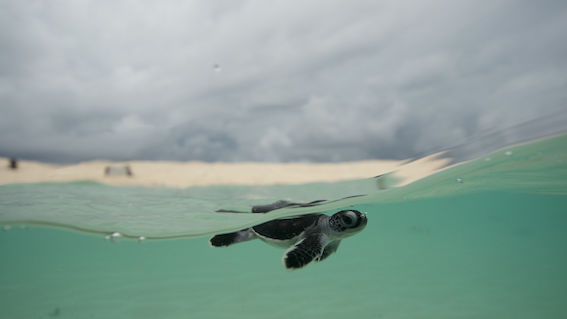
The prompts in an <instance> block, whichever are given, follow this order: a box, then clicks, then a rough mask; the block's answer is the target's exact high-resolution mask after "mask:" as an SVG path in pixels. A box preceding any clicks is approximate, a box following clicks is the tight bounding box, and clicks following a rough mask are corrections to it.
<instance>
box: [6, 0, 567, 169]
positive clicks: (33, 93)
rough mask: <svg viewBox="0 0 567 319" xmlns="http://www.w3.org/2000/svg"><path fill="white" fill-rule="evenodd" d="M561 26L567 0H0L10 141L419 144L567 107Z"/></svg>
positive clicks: (167, 147)
mask: <svg viewBox="0 0 567 319" xmlns="http://www.w3.org/2000/svg"><path fill="white" fill-rule="evenodd" d="M565 30H567V5H566V4H565V3H564V2H563V1H538V2H533V1H491V2H484V3H483V4H482V5H479V4H478V2H476V1H457V2H456V1H443V0H428V1H419V2H417V3H415V2H412V3H409V2H402V1H354V2H349V3H348V4H345V3H344V2H342V1H310V2H309V3H302V4H296V3H291V2H289V1H275V2H265V1H214V2H212V1H168V2H134V3H132V2H126V1H72V2H68V3H65V4H62V3H54V2H47V1H46V2H42V1H40V2H34V1H2V3H1V4H0V52H1V54H0V112H1V115H0V156H16V157H23V158H29V159H37V160H47V161H56V162H67V161H78V160H88V159H98V158H106V159H115V160H129V159H150V160H152V159H160V160H206V161H243V160H259V161H297V160H301V161H342V160H357V159H368V158H408V157H412V156H417V155H423V154H425V153H428V152H433V151H438V150H441V149H443V148H447V147H451V146H454V145H458V144H460V143H466V141H468V140H474V139H475V138H477V137H479V136H482V135H484V134H488V133H493V132H495V131H499V130H506V129H508V128H509V127H518V124H520V123H525V122H529V121H533V120H534V119H539V118H544V119H549V118H550V117H555V115H557V114H562V113H565V112H564V111H566V110H567V108H566V106H565V103H566V101H567V89H566V88H567V66H566V60H567V59H565V57H566V56H567V41H565V36H566V31H565ZM564 118H565V117H563V119H564ZM546 123H547V122H546ZM520 127H521V125H520ZM565 129H567V124H566V121H563V120H556V121H554V122H553V123H552V125H547V126H546V130H545V132H544V133H546V132H557V131H561V130H565ZM541 134H542V131H541V130H539V131H536V132H534V130H521V129H518V130H514V132H513V134H507V135H506V137H505V138H503V139H502V138H501V139H498V142H495V145H493V146H498V144H505V143H510V142H515V141H519V140H522V139H528V138H532V137H536V136H538V135H541ZM471 152H472V151H471Z"/></svg>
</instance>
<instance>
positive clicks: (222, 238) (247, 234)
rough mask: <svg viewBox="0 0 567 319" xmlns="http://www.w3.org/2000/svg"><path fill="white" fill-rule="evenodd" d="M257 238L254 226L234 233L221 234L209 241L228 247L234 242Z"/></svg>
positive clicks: (213, 244) (215, 244)
mask: <svg viewBox="0 0 567 319" xmlns="http://www.w3.org/2000/svg"><path fill="white" fill-rule="evenodd" d="M254 238H256V235H255V234H254V231H252V228H246V229H243V230H239V231H237V232H234V233H226V234H219V235H215V236H213V237H212V238H211V239H209V243H210V244H211V246H213V247H227V246H230V245H232V244H236V243H240V242H243V241H248V240H252V239H254Z"/></svg>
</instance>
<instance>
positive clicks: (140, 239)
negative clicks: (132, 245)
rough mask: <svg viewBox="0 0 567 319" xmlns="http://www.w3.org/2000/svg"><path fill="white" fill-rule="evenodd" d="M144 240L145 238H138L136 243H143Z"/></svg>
mask: <svg viewBox="0 0 567 319" xmlns="http://www.w3.org/2000/svg"><path fill="white" fill-rule="evenodd" d="M144 240H146V237H145V236H140V237H138V242H139V243H141V242H143V241H144Z"/></svg>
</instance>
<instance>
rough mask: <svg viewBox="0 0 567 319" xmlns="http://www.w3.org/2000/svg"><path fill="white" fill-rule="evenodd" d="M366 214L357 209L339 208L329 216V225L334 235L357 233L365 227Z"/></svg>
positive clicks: (346, 235) (345, 235) (343, 235)
mask: <svg viewBox="0 0 567 319" xmlns="http://www.w3.org/2000/svg"><path fill="white" fill-rule="evenodd" d="M367 222H368V219H367V218H366V214H363V213H361V212H359V211H357V210H353V209H351V210H341V211H340V212H338V213H335V214H333V216H331V217H330V218H329V227H330V228H331V230H332V231H333V232H335V234H336V235H338V236H340V237H342V238H344V237H348V236H351V235H354V234H356V233H358V232H359V231H361V230H363V229H364V227H366V223H367Z"/></svg>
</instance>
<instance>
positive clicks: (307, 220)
mask: <svg viewBox="0 0 567 319" xmlns="http://www.w3.org/2000/svg"><path fill="white" fill-rule="evenodd" d="M321 215H323V214H308V215H303V216H300V217H294V218H285V219H274V220H271V221H269V222H265V223H263V224H260V225H256V226H254V227H252V228H253V229H254V231H255V232H256V233H257V234H258V235H260V236H264V237H267V238H271V239H276V240H288V239H292V238H294V237H297V236H299V234H301V233H302V232H303V231H305V230H306V229H308V228H312V227H315V226H317V222H318V221H319V217H320V216H321Z"/></svg>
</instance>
